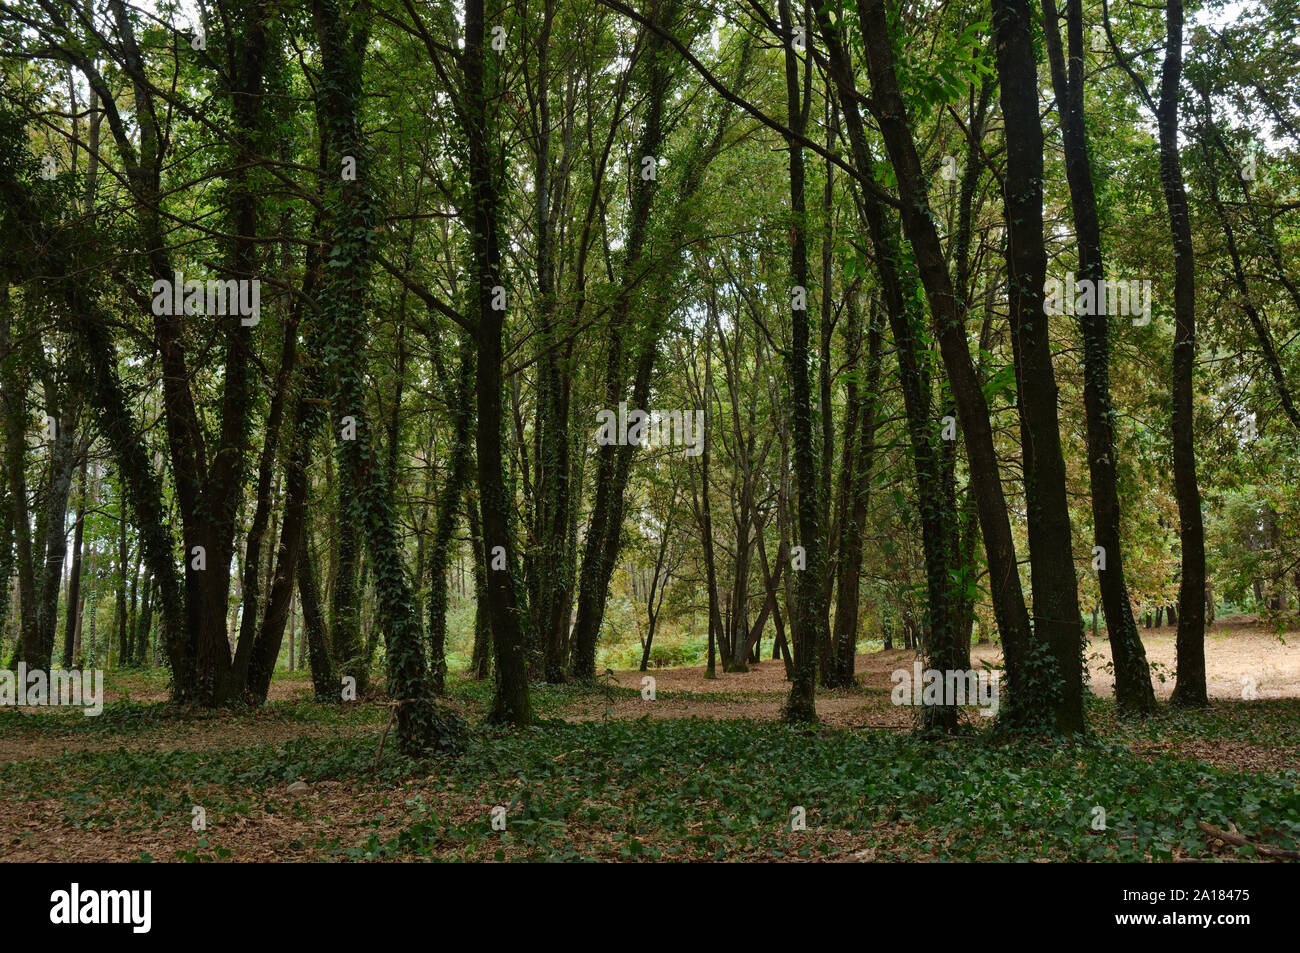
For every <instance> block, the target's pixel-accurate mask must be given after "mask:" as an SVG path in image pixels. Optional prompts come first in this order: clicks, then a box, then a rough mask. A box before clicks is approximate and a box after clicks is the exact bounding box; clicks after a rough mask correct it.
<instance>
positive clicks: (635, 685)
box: [0, 620, 1300, 861]
mask: <svg viewBox="0 0 1300 953" xmlns="http://www.w3.org/2000/svg"><path fill="white" fill-rule="evenodd" d="M1290 634H1291V635H1292V636H1295V635H1297V634H1298V633H1294V632H1293V633H1290ZM1142 636H1143V641H1144V643H1145V645H1146V648H1147V654H1148V657H1149V658H1150V659H1151V660H1152V661H1153V662H1154V663H1156V664H1157V669H1156V670H1157V672H1159V671H1160V670H1161V667H1163V669H1164V671H1165V673H1166V674H1168V671H1169V670H1170V669H1172V666H1173V662H1174V630H1173V629H1172V628H1170V627H1165V628H1163V629H1158V630H1143V631H1142ZM1296 641H1297V640H1291V639H1289V640H1288V642H1287V643H1284V642H1282V641H1280V640H1279V639H1278V638H1277V636H1276V635H1274V634H1273V633H1271V632H1268V631H1264V630H1262V629H1259V628H1256V627H1252V626H1246V625H1242V624H1241V622H1240V621H1239V620H1235V621H1234V623H1233V624H1232V625H1223V624H1220V625H1218V626H1216V627H1215V628H1214V630H1213V631H1212V632H1211V633H1210V634H1209V636H1208V637H1207V640H1206V663H1207V670H1208V673H1209V688H1210V694H1211V696H1213V697H1215V698H1218V699H1222V700H1224V701H1230V700H1238V699H1240V697H1241V688H1242V679H1244V678H1254V679H1255V680H1256V685H1257V690H1258V694H1259V697H1260V698H1265V699H1267V698H1285V697H1300V646H1298V645H1297V644H1296ZM1109 654H1110V653H1109V648H1108V646H1106V645H1105V644H1104V643H1103V644H1101V645H1093V646H1091V647H1090V648H1089V651H1088V655H1089V668H1090V671H1091V675H1092V685H1093V690H1094V691H1096V692H1097V693H1098V694H1102V695H1109V694H1110V693H1111V691H1112V690H1113V679H1112V678H1111V676H1110V675H1108V674H1107V673H1106V672H1105V671H1104V667H1105V665H1106V663H1107V662H1108V661H1109ZM972 656H973V659H974V660H975V662H974V664H976V665H978V664H979V661H978V660H987V661H989V662H991V663H996V662H997V661H998V660H999V653H998V652H997V651H996V647H994V646H976V647H974V648H973V651H972ZM914 658H915V656H914V655H913V653H911V652H910V651H907V650H903V649H894V650H891V651H889V652H877V653H871V654H865V655H861V656H859V657H858V660H857V671H858V681H859V687H858V688H857V689H854V690H847V691H836V692H824V693H821V694H819V696H818V701H817V708H818V713H819V714H820V715H821V716H822V719H823V721H824V722H825V723H826V724H828V725H830V726H835V727H860V728H879V729H886V730H907V729H909V728H910V727H911V726H912V724H913V722H912V719H913V717H914V711H913V710H912V709H909V708H899V707H895V706H893V705H892V704H890V700H889V693H890V689H891V688H892V683H891V681H890V674H891V673H892V672H893V671H894V670H895V669H898V668H910V666H911V664H912V662H913V660H914ZM648 674H650V675H653V676H654V678H655V680H656V684H655V688H656V692H657V698H656V700H655V701H654V702H647V701H643V700H642V699H640V698H631V699H629V698H622V697H620V698H616V699H613V700H612V704H611V703H610V702H607V701H606V700H605V699H603V698H601V697H600V696H599V695H594V696H585V697H582V698H579V699H578V700H577V701H575V702H573V703H571V704H569V705H567V706H566V707H565V709H564V710H563V711H562V712H561V717H564V718H567V719H570V720H587V719H593V718H602V717H611V718H641V717H651V718H683V717H707V718H752V719H756V720H768V719H775V718H777V717H778V715H779V712H780V707H781V704H782V702H783V700H784V698H785V695H786V692H787V689H788V683H787V682H786V681H785V671H784V666H783V665H782V664H781V663H780V662H774V661H770V660H765V661H763V662H762V663H760V664H759V665H757V666H754V667H753V668H752V669H751V671H749V672H746V673H731V674H722V675H720V677H719V678H718V679H716V680H712V681H706V680H705V679H704V669H703V667H702V666H701V667H694V668H679V669H659V670H652V671H651V672H649V673H648ZM643 677H644V676H642V674H641V673H640V672H636V671H623V672H616V673H615V674H614V676H613V681H614V682H615V683H617V684H618V685H620V686H623V687H625V688H631V689H637V690H639V689H640V688H641V679H642V678H643ZM1172 687H1173V683H1172V679H1169V680H1167V681H1166V682H1164V683H1160V682H1159V681H1157V683H1156V690H1157V693H1158V694H1159V695H1160V696H1161V697H1162V698H1166V699H1167V698H1168V696H1169V693H1170V691H1171V690H1172ZM128 688H129V689H130V697H131V698H132V699H134V700H146V699H149V700H154V696H155V695H156V696H157V699H156V700H162V698H163V697H165V696H164V695H163V689H162V688H161V687H155V686H153V685H152V684H144V683H142V684H141V685H139V686H134V685H131V684H130V683H128ZM145 689H151V690H145ZM307 694H308V690H307V683H306V682H305V681H299V680H292V679H289V680H284V681H283V682H278V683H277V684H276V685H275V686H274V687H273V693H272V697H273V698H277V699H284V700H292V699H294V698H298V697H306V695H307ZM109 697H110V698H111V697H112V694H110V695H109ZM458 707H462V706H458ZM464 713H465V714H470V712H468V711H465V712H464ZM272 715H273V713H268V717H266V718H261V717H257V716H252V717H250V716H241V717H240V718H239V719H230V718H223V717H221V716H210V717H193V718H185V719H178V720H177V722H176V723H175V724H167V725H164V726H161V727H158V728H155V729H153V730H151V731H149V732H148V733H147V735H146V736H144V737H141V738H139V739H132V741H131V743H132V745H133V746H134V745H135V744H137V743H140V744H143V745H145V746H147V747H149V748H154V749H168V748H180V747H184V748H201V749H203V750H214V751H215V750H219V749H221V748H242V747H247V746H249V745H252V744H260V743H267V742H281V741H287V740H290V739H292V738H297V737H304V736H313V737H321V736H329V735H335V736H336V735H337V734H338V733H340V732H348V733H354V732H355V733H366V732H370V733H374V734H376V735H377V734H378V732H379V731H380V730H381V729H380V728H379V726H378V725H373V724H372V725H321V724H312V723H310V722H304V723H296V722H288V721H285V720H283V719H278V718H275V717H272ZM970 717H971V718H972V720H974V721H980V720H981V719H979V718H978V715H977V714H975V713H974V712H973V711H972V712H971V713H970ZM124 740H125V739H124V738H123V737H122V735H121V734H113V735H108V736H105V737H103V738H99V737H93V738H86V737H84V736H77V737H72V736H59V735H52V736H50V737H46V738H41V737H32V736H31V735H30V734H28V735H27V736H26V737H17V738H15V737H0V761H11V760H26V759H29V758H39V757H58V756H60V755H61V754H63V753H64V752H74V751H87V750H113V749H116V748H117V747H119V746H121V745H122V744H123V742H124ZM1132 747H1133V750H1134V751H1135V752H1136V753H1137V754H1139V755H1140V756H1143V757H1156V756H1158V755H1161V754H1172V755H1175V756H1177V757H1182V758H1193V759H1199V760H1202V761H1205V762H1208V763H1211V764H1215V765H1217V766H1221V767H1227V768H1237V769H1241V770H1248V771H1249V770H1253V771H1260V770H1268V771H1276V770H1280V769H1284V768H1294V767H1296V766H1297V765H1300V747H1298V746H1291V747H1287V748H1273V747H1264V746H1260V745H1255V744H1250V743H1246V742H1239V741H1235V740H1231V739H1220V738H1216V739H1178V740H1176V741H1165V740H1159V741H1150V742H1142V743H1137V744H1134V745H1133V746H1132ZM222 793H223V794H225V795H226V796H227V797H228V798H229V797H239V796H242V795H246V796H247V797H246V800H248V801H250V802H251V803H253V804H255V805H257V806H256V807H255V808H254V809H253V810H252V811H251V812H249V813H246V814H238V815H235V816H232V817H230V818H222V817H220V816H218V815H217V814H215V813H214V814H210V815H209V818H208V821H209V829H210V830H213V831H214V832H219V833H215V834H214V836H213V837H212V842H213V843H214V844H219V845H221V846H223V847H228V848H230V849H232V850H233V851H234V852H235V854H234V856H235V858H236V859H239V860H241V861H270V860H322V859H326V856H325V854H324V852H323V851H320V850H317V849H314V848H310V847H305V846H303V845H304V844H311V843H315V842H316V840H317V839H318V838H319V837H320V836H322V835H324V836H336V837H338V839H339V842H341V843H344V844H356V843H361V842H363V841H364V840H365V839H366V837H367V836H369V834H371V833H375V834H377V835H378V836H379V837H380V838H381V839H382V838H386V837H391V836H392V835H393V834H395V833H396V832H397V831H398V830H400V829H401V828H403V827H404V826H406V825H409V823H410V821H411V808H410V807H409V806H408V803H407V802H408V801H410V800H411V799H412V798H414V797H416V796H419V797H421V798H423V799H424V800H425V801H426V803H429V804H430V805H434V804H436V806H437V810H438V812H439V814H440V815H441V816H444V817H447V816H453V817H455V818H456V819H457V820H462V821H467V820H472V819H475V818H478V817H479V816H480V815H481V814H482V812H483V809H484V807H483V805H484V804H485V803H488V802H489V801H490V800H492V798H494V797H495V798H497V799H499V798H500V791H496V792H495V793H493V792H489V791H487V790H486V789H484V790H483V791H481V792H473V793H468V792H466V793H461V794H455V795H453V794H452V792H450V791H448V790H447V789H446V786H445V785H444V783H443V782H442V781H440V780H439V779H438V778H437V777H428V778H412V779H409V780H406V781H404V782H402V783H401V784H398V785H396V786H395V785H393V784H392V783H391V782H389V783H381V782H376V781H371V780H368V779H349V780H343V781H325V782H321V783H319V784H316V785H314V786H313V787H312V789H311V791H310V792H309V793H308V794H306V795H303V796H300V797H294V796H292V795H290V794H288V793H287V791H285V790H284V789H283V788H279V789H273V790H258V791H253V790H248V791H234V790H224V791H223V792H222ZM194 794H195V799H196V803H201V798H202V796H203V794H204V792H203V791H195V792H194ZM104 807H105V809H110V810H111V809H112V805H111V804H105V805H104ZM64 808H65V806H64V805H62V804H61V802H59V801H58V800H56V799H49V800H47V801H46V802H25V803H22V804H12V803H6V802H5V800H4V799H3V798H2V797H0V860H10V861H40V860H60V861H70V860H73V861H89V860H116V861H123V860H134V859H136V858H137V857H138V856H139V854H140V851H147V852H148V853H149V854H150V855H152V856H153V857H154V858H156V859H158V860H172V859H174V858H175V857H176V852H177V851H178V850H182V849H184V850H195V849H197V848H196V847H195V841H196V835H195V834H194V833H193V832H192V831H191V830H190V829H189V826H188V824H183V823H177V824H175V825H168V826H165V827H157V826H155V825H152V824H151V823H149V822H148V820H147V819H144V818H142V820H143V821H145V823H144V829H142V830H134V831H133V830H130V829H129V828H128V827H126V826H123V825H115V826H114V827H113V828H105V829H96V830H95V832H94V836H93V837H87V836H86V834H85V831H83V830H79V829H77V828H74V827H73V825H72V824H71V823H69V822H68V821H67V820H65V819H63V818H62V814H63V811H64ZM376 822H377V823H378V826H377V827H376V826H375V824H376ZM904 827H905V825H904ZM570 835H571V836H572V838H573V843H574V846H575V847H577V848H578V849H580V850H583V849H590V848H591V847H593V846H594V845H593V844H592V843H591V842H592V841H593V839H595V840H599V839H600V838H601V837H602V836H603V835H601V834H600V833H598V832H584V831H581V830H577V829H574V830H571V831H570ZM906 835H907V832H906V830H904V829H902V828H900V827H899V824H898V823H894V824H891V825H886V827H884V828H882V829H879V830H874V831H860V832H836V833H834V834H833V836H832V837H831V839H832V840H834V841H835V843H836V845H837V846H840V847H842V848H843V849H844V851H845V853H844V854H843V855H842V857H841V859H843V860H871V859H874V855H875V851H876V849H877V848H881V847H882V845H887V844H898V845H905V844H908V843H911V842H914V841H913V839H912V838H909V837H907V836H906ZM457 849H458V848H457V847H456V846H455V845H450V844H449V845H448V850H449V851H452V852H454V851H456V850H457ZM511 850H513V849H511ZM199 853H203V851H202V850H199ZM508 853H509V852H508ZM1223 855H1224V857H1225V859H1234V858H1233V855H1232V853H1231V852H1230V851H1226V850H1225V851H1224V852H1223ZM480 859H491V858H490V856H485V857H483V858H480ZM769 859H770V858H769ZM786 859H791V860H792V859H797V858H794V857H787V858H786Z"/></svg>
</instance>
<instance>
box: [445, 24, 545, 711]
mask: <svg viewBox="0 0 1300 953" xmlns="http://www.w3.org/2000/svg"><path fill="white" fill-rule="evenodd" d="M484 15H485V14H484V3H483V0H469V2H467V3H466V4H465V49H464V52H463V53H462V56H461V62H462V64H463V67H464V73H465V104H464V107H463V121H464V126H465V130H464V131H465V137H466V141H467V143H468V145H469V179H470V181H469V189H470V197H469V208H468V209H467V212H468V216H469V221H468V222H467V223H466V225H467V228H468V229H469V232H470V235H471V239H470V247H471V269H470V271H471V275H472V294H473V300H474V314H475V316H476V317H477V320H478V342H477V343H478V371H477V373H478V378H477V384H476V394H477V405H478V423H477V430H476V445H477V452H478V491H479V509H480V512H481V514H482V528H483V548H484V557H485V559H486V561H487V567H486V568H487V590H488V591H487V595H488V612H489V615H490V617H491V620H492V638H493V642H494V643H495V647H496V659H497V665H496V671H497V679H496V696H495V698H494V700H493V703H492V713H491V718H492V720H494V721H498V722H504V723H507V724H512V725H526V724H528V723H529V722H531V721H532V717H533V716H532V708H531V705H530V702H529V698H528V660H527V658H526V645H525V635H524V625H525V618H524V614H523V611H522V608H523V607H522V606H521V604H520V601H519V593H518V589H517V585H516V580H515V575H514V565H515V561H514V558H513V549H514V542H513V540H512V539H511V533H510V508H511V504H512V500H511V499H510V497H509V495H508V493H507V490H506V478H505V460H504V451H503V448H502V432H503V430H504V420H503V415H502V398H501V387H502V381H501V363H502V354H501V347H502V345H501V337H502V334H503V333H504V325H505V313H506V312H505V309H506V304H507V300H508V299H507V294H506V288H505V274H504V269H503V268H502V265H501V235H500V227H501V225H500V208H499V206H500V196H499V189H500V176H501V174H502V169H501V164H500V163H499V162H498V161H497V160H496V159H494V155H493V153H494V151H495V150H494V148H493V145H492V142H491V138H490V137H491V136H492V129H493V124H492V117H491V110H492V109H495V108H496V98H495V95H494V93H492V91H491V90H490V89H489V86H490V83H489V78H488V75H487V74H488V67H487V61H486V56H485V45H484V43H485V32H486V23H485V20H484Z"/></svg>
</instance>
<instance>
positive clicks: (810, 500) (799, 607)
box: [778, 0, 827, 723]
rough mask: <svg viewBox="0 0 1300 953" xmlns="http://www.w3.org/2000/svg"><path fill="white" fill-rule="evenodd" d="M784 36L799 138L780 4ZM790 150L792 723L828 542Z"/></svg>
mask: <svg viewBox="0 0 1300 953" xmlns="http://www.w3.org/2000/svg"><path fill="white" fill-rule="evenodd" d="M778 9H779V13H780V18H781V32H782V35H783V38H784V39H785V88H786V106H787V114H788V116H789V126H790V129H791V130H792V131H793V132H794V133H795V134H796V135H799V136H802V134H803V131H804V129H805V128H806V127H807V112H806V110H805V105H806V104H805V102H804V100H805V97H806V96H810V95H811V90H805V88H804V86H803V84H802V82H801V80H800V77H799V66H800V63H799V57H798V55H797V54H796V52H795V49H794V30H793V24H794V19H793V17H792V15H791V12H790V0H779V3H778ZM786 146H787V148H788V149H789V150H790V216H791V219H792V221H791V223H790V233H791V239H792V240H791V245H790V283H791V285H792V289H791V295H792V299H793V302H792V307H791V312H790V320H791V334H790V350H789V374H790V393H791V403H792V406H791V414H792V417H793V418H794V419H793V430H794V473H795V482H796V487H797V492H798V504H797V512H798V527H799V545H800V546H802V547H803V549H804V557H805V559H806V563H805V568H804V569H803V570H802V571H801V572H800V574H799V582H798V591H797V598H796V601H795V612H796V613H797V615H798V619H799V624H798V626H797V627H796V629H795V638H794V679H793V681H792V682H791V684H790V694H789V696H788V697H787V698H786V702H785V708H784V709H783V711H782V716H783V718H784V719H785V720H786V721H789V722H794V723H798V722H815V721H816V720H817V706H816V698H815V692H816V679H817V649H818V646H819V645H820V644H821V642H822V638H823V635H822V633H823V630H824V628H825V626H826V620H827V612H826V580H825V565H826V541H825V539H824V537H823V536H822V525H821V501H820V500H819V499H818V480H817V457H816V451H815V448H814V447H813V420H812V393H811V389H810V382H809V374H808V357H809V354H808V345H809V320H808V306H807V287H808V248H807V245H806V243H805V234H806V231H807V221H806V214H807V207H806V204H805V196H804V158H803V146H802V145H801V144H800V142H799V141H798V140H796V139H795V138H793V137H790V138H787V140H786Z"/></svg>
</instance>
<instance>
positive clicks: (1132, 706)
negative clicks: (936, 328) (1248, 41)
mask: <svg viewBox="0 0 1300 953" xmlns="http://www.w3.org/2000/svg"><path fill="white" fill-rule="evenodd" d="M1065 15H1066V23H1067V27H1068V37H1069V39H1068V43H1069V58H1068V66H1067V60H1066V55H1065V51H1063V49H1062V46H1061V32H1060V28H1059V26H1058V22H1057V21H1058V19H1059V18H1058V15H1057V10H1056V3H1055V0H1043V16H1044V25H1043V33H1044V36H1045V38H1046V41H1047V52H1048V58H1049V60H1050V63H1051V73H1052V86H1053V89H1054V90H1055V94H1056V111H1057V114H1058V115H1059V117H1060V122H1061V135H1062V139H1063V140H1064V147H1065V174H1066V179H1067V181H1068V183H1069V186H1070V208H1071V212H1072V213H1073V216H1074V230H1075V234H1076V235H1077V237H1078V242H1079V271H1078V276H1079V278H1080V279H1081V280H1084V281H1089V282H1092V287H1093V288H1099V287H1101V284H1100V283H1101V281H1102V279H1103V278H1104V277H1105V273H1106V270H1105V263H1104V260H1103V258H1102V251H1101V225H1100V223H1099V221H1098V217H1097V197H1096V193H1095V190H1094V188H1093V181H1092V160H1091V157H1090V155H1089V146H1088V128H1087V123H1086V121H1085V116H1084V91H1083V79H1084V69H1083V36H1084V32H1083V2H1082V0H1066V14H1065ZM1104 300H1105V299H1104V298H1103V297H1102V296H1101V295H1094V302H1095V307H1094V308H1093V309H1092V310H1091V311H1088V312H1086V313H1083V314H1081V315H1080V316H1079V324H1080V328H1081V330H1082V333H1083V361H1084V364H1083V374H1084V384H1083V386H1084V390H1083V400H1084V412H1085V414H1086V417H1087V423H1088V475H1089V477H1090V482H1091V486H1092V521H1093V539H1094V540H1095V541H1096V545H1097V546H1099V547H1100V548H1101V556H1102V558H1103V559H1104V560H1105V564H1104V568H1101V569H1099V570H1098V582H1099V584H1100V587H1101V601H1102V608H1103V610H1104V611H1105V614H1106V634H1107V637H1108V638H1109V640H1110V648H1111V658H1112V659H1113V660H1114V665H1115V700H1116V702H1117V703H1118V705H1119V707H1120V708H1121V709H1123V710H1125V711H1129V712H1133V713H1135V714H1146V713H1149V712H1151V711H1154V710H1155V704H1156V698H1155V691H1154V689H1153V688H1152V685H1151V669H1150V666H1149V665H1148V664H1147V656H1146V649H1145V648H1144V647H1143V645H1142V640H1141V638H1140V637H1139V636H1138V631H1137V624H1136V623H1135V622H1134V620H1133V607H1132V604H1131V603H1130V601H1129V593H1128V584H1127V582H1126V580H1125V577H1124V557H1123V552H1122V549H1121V546H1120V525H1121V523H1120V504H1119V487H1118V477H1117V466H1118V464H1117V461H1116V458H1115V431H1114V412H1113V409H1112V406H1111V397H1110V337H1109V322H1110V319H1109V316H1108V315H1107V314H1106V309H1105V307H1104V306H1102V302H1104Z"/></svg>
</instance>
